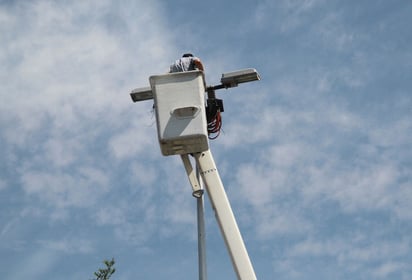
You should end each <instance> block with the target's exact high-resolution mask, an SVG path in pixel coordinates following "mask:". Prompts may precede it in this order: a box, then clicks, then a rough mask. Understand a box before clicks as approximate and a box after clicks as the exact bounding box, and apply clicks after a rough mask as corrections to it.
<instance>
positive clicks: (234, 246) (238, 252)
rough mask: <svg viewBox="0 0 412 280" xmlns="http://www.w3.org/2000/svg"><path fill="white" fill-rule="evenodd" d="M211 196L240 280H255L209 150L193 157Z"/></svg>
mask: <svg viewBox="0 0 412 280" xmlns="http://www.w3.org/2000/svg"><path fill="white" fill-rule="evenodd" d="M193 156H194V157H195V159H196V163H197V164H198V167H199V170H200V174H201V176H202V179H203V182H204V184H205V188H206V191H207V193H208V195H209V198H210V202H211V203H212V207H213V209H214V210H215V214H216V219H217V222H218V225H219V228H220V230H221V232H222V235H223V238H224V240H225V243H226V247H227V249H228V251H229V255H230V258H231V260H232V264H233V267H234V269H235V272H236V274H237V277H238V279H242V280H254V279H256V275H255V271H254V269H253V266H252V263H251V261H250V258H249V255H248V253H247V250H246V247H245V244H244V242H243V239H242V236H241V234H240V231H239V227H238V225H237V223H236V219H235V216H234V214H233V211H232V208H231V206H230V203H229V200H228V198H227V195H226V192H225V189H224V187H223V184H222V181H221V179H220V176H219V173H218V171H217V168H216V164H215V162H214V160H213V157H212V154H211V152H210V151H209V150H207V151H204V152H201V153H196V154H194V155H193Z"/></svg>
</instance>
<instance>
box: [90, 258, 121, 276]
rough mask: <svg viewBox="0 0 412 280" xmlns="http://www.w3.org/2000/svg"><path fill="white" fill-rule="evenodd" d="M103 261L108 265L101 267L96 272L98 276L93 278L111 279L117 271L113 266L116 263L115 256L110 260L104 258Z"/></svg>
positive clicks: (95, 274)
mask: <svg viewBox="0 0 412 280" xmlns="http://www.w3.org/2000/svg"><path fill="white" fill-rule="evenodd" d="M103 263H104V264H105V265H106V268H99V270H98V271H96V272H95V273H94V276H95V277H96V278H93V280H109V279H110V277H111V276H112V274H113V273H115V271H116V269H115V268H114V267H113V266H114V264H115V261H114V258H112V259H111V260H110V261H109V260H104V261H103Z"/></svg>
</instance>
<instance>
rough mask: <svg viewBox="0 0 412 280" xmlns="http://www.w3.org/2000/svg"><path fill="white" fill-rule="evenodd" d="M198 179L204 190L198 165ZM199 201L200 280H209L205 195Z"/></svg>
mask: <svg viewBox="0 0 412 280" xmlns="http://www.w3.org/2000/svg"><path fill="white" fill-rule="evenodd" d="M196 177H197V179H198V181H199V183H200V189H201V190H203V181H202V178H200V171H199V168H198V165H197V164H196ZM196 201H197V234H198V236H197V238H198V239H197V248H198V258H199V280H207V268H206V238H205V237H206V231H205V214H204V209H205V207H204V195H203V192H202V195H201V196H200V197H197V198H196Z"/></svg>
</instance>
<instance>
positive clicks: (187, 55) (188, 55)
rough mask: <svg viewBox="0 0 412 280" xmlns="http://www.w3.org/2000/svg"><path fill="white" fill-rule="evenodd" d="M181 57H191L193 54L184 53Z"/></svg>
mask: <svg viewBox="0 0 412 280" xmlns="http://www.w3.org/2000/svg"><path fill="white" fill-rule="evenodd" d="M182 57H193V54H191V53H185V54H184V55H183V56H182Z"/></svg>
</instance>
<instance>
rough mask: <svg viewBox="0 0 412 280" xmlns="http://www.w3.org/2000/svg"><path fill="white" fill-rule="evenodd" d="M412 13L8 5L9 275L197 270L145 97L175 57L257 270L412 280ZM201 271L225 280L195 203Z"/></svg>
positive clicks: (176, 274) (98, 0)
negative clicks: (211, 134)
mask: <svg viewBox="0 0 412 280" xmlns="http://www.w3.org/2000/svg"><path fill="white" fill-rule="evenodd" d="M411 19H412V2H410V1H403V0H394V1H380V0H377V1H352V0H350V1H335V0H332V1H326V0H293V1H292V0H291V1H286V0H279V1H271V0H256V1H250V0H249V1H246V0H239V1H235V2H234V1H220V0H210V1H189V0H175V1H166V0H152V1H143V0H133V1H129V0H125V1H110V0H90V1H64V0H60V1H47V0H34V1H18V0H16V1H0V41H1V44H0V95H1V102H0V145H1V149H0V259H1V262H0V263H1V264H0V275H2V277H1V278H2V279H7V280H21V279H41V280H49V279H50V280H51V279H53V280H69V279H70V280H75V279H76V280H80V279H84V280H86V279H92V278H93V272H94V271H96V270H97V269H98V268H102V267H104V265H103V263H102V261H103V260H104V259H111V258H114V259H115V261H116V264H115V267H116V269H117V271H116V272H115V274H114V275H113V276H112V278H111V279H113V280H127V279H145V280H153V279H169V280H173V279H179V280H181V279H198V262H197V226H196V200H195V199H194V198H193V197H192V196H191V187H190V184H189V181H188V179H187V177H186V174H185V172H184V168H183V165H182V163H181V161H180V159H179V157H177V156H169V157H164V156H162V155H161V153H160V148H159V145H158V141H157V132H156V124H155V123H156V119H155V117H154V115H153V112H152V102H151V101H145V102H140V103H133V102H132V101H131V99H130V96H129V93H130V92H131V90H133V89H134V88H138V87H147V86H149V80H148V78H149V77H150V76H151V75H159V74H164V73H166V72H167V71H168V69H169V65H170V64H171V63H173V62H174V61H175V60H176V59H178V58H179V57H180V56H181V55H182V54H183V53H186V52H192V53H194V54H195V55H196V56H198V57H200V58H201V59H202V61H203V64H204V66H205V77H206V83H207V84H208V85H216V84H218V83H219V81H220V77H221V74H222V73H224V72H230V71H234V70H238V69H243V68H256V69H257V71H258V72H259V74H260V76H261V80H260V81H258V82H253V83H248V84H242V85H239V87H236V88H231V89H227V90H220V91H217V92H216V94H217V96H218V98H221V99H223V101H224V106H225V111H224V113H222V117H223V131H222V133H221V135H220V136H219V137H218V138H217V139H216V140H213V141H211V142H210V149H211V151H212V154H213V156H214V158H215V161H216V165H217V168H218V170H219V173H220V176H221V179H222V182H223V184H224V187H225V190H226V192H227V195H228V198H229V200H230V203H231V206H232V208H233V212H234V214H235V216H236V219H237V222H238V225H239V228H240V231H241V233H242V236H243V239H244V241H245V244H246V247H247V250H248V253H249V255H250V258H251V261H252V263H253V266H254V269H255V273H256V275H257V278H258V279H262V280H263V279H267V280H271V279H279V280H281V279H302V280H303V279H305V280H312V279H316V280H319V279H353V280H357V279H404V280H406V279H412V266H411V263H412V208H411V205H412V93H411V91H412V79H411V76H412V48H411V46H412V31H411V29H410V25H411ZM205 223H206V244H207V268H208V269H207V274H208V278H209V279H236V275H235V273H234V270H233V267H232V264H231V262H230V258H229V255H228V253H227V250H226V248H225V245H224V242H223V239H222V236H221V234H220V232H219V228H218V226H217V223H216V220H215V217H214V213H213V210H212V209H211V207H210V201H209V200H208V198H207V196H206V198H205Z"/></svg>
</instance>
